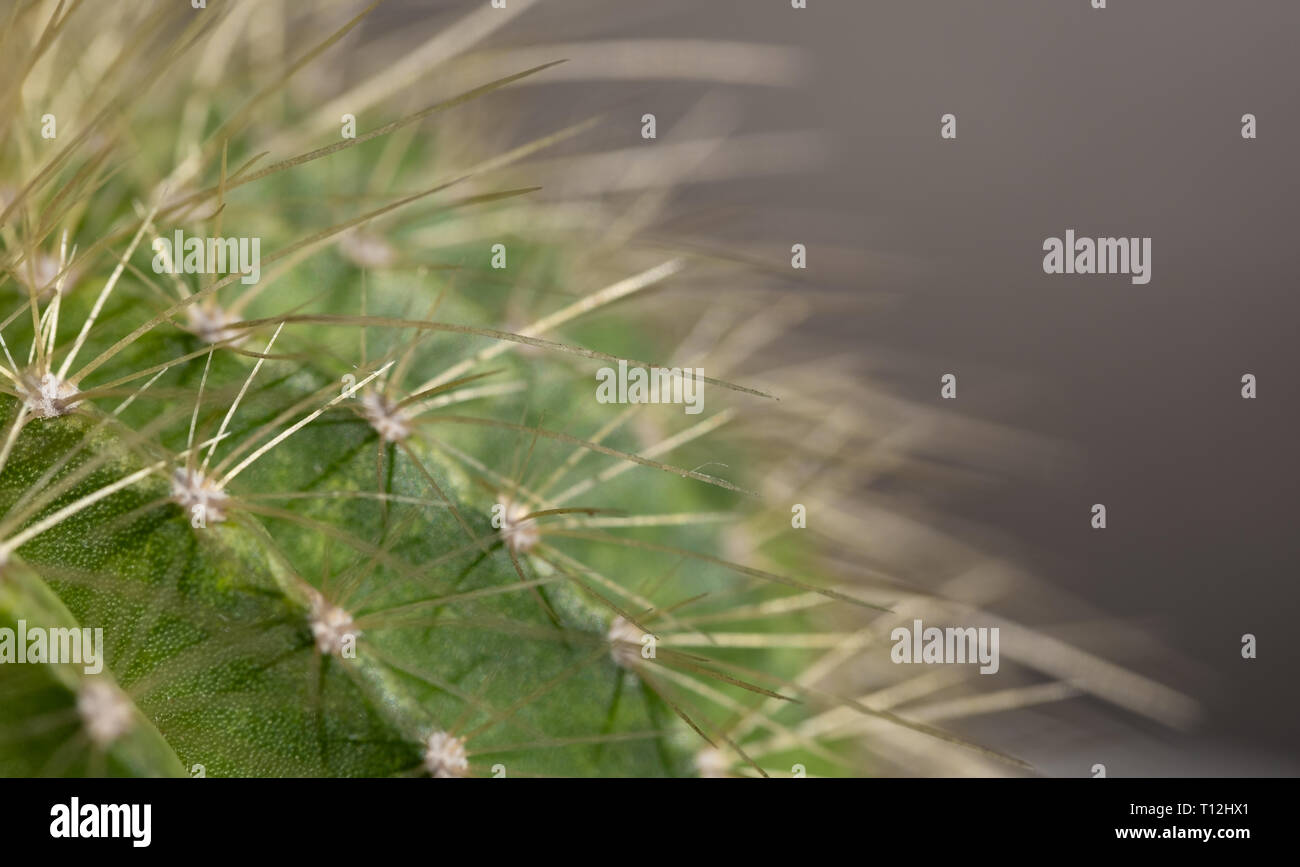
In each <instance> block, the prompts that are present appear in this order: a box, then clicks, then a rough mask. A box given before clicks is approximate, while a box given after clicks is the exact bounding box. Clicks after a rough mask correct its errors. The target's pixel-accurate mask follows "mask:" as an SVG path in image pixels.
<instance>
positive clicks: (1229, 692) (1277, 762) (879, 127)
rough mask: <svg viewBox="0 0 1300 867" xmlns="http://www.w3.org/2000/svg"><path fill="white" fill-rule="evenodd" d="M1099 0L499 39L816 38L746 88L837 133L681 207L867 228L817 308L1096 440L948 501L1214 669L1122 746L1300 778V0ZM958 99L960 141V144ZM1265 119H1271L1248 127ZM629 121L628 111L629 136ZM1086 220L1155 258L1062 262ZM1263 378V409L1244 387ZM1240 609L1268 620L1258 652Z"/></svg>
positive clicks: (785, 15) (864, 346)
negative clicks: (788, 66) (1080, 264)
mask: <svg viewBox="0 0 1300 867" xmlns="http://www.w3.org/2000/svg"><path fill="white" fill-rule="evenodd" d="M473 5H474V4H469V3H465V2H461V0H457V2H436V0H428V2H416V0H410V2H404V3H403V2H393V3H392V4H391V5H390V7H389V8H386V9H385V10H384V13H383V16H384V17H382V18H380V19H378V20H377V21H375V22H374V23H373V26H374V27H377V28H380V29H386V28H389V27H392V26H393V25H394V24H395V23H402V24H404V25H406V26H415V25H418V26H419V27H420V28H421V30H422V31H423V32H427V31H428V30H429V29H430V28H431V27H432V26H434V25H435V24H436V22H438V21H441V20H451V18H454V17H456V16H459V15H461V14H464V12H465V11H466V10H467V8H470V7H472V6H473ZM1108 5H1109V6H1110V8H1108V9H1106V10H1093V9H1092V8H1090V3H1089V0H853V2H850V0H809V6H810V7H811V8H809V9H806V10H791V9H790V8H789V3H788V2H787V0H694V2H691V0H655V2H646V0H600V2H583V0H572V2H554V3H549V4H543V8H540V9H537V10H534V11H531V12H529V13H527V14H526V15H524V16H523V17H522V18H521V19H520V20H519V21H518V22H516V23H515V24H513V25H511V27H509V28H507V29H506V30H505V31H503V33H501V34H498V37H497V38H495V39H494V40H493V44H494V46H498V47H503V46H508V45H510V44H512V43H516V44H535V43H537V42H539V41H545V40H547V39H552V40H556V41H570V40H582V39H598V38H610V37H652V36H677V37H681V36H690V37H702V38H720V39H735V40H751V41H756V42H763V43H775V44H783V45H789V46H797V47H803V48H805V49H807V50H808V55H807V57H808V62H809V73H810V77H809V79H808V80H806V81H805V82H803V83H802V84H801V85H799V86H798V87H791V88H785V89H782V88H767V87H762V88H759V87H752V88H745V87H741V88H730V89H729V95H730V96H731V97H732V98H734V99H735V100H736V101H737V103H738V104H739V106H740V107H741V109H742V110H743V113H744V114H743V117H744V120H743V121H742V124H741V128H740V130H739V131H740V132H744V131H751V130H780V129H791V130H796V129H810V128H816V129H821V130H824V131H825V133H826V137H827V140H828V142H829V144H830V145H831V148H832V151H831V155H830V157H829V158H828V159H827V160H825V161H824V162H822V163H821V164H819V165H816V166H813V167H811V168H810V171H808V172H807V173H805V174H802V175H799V176H797V177H771V178H763V179H762V180H761V182H758V183H748V184H746V183H733V184H729V185H725V189H720V188H719V187H718V186H717V185H714V186H709V187H704V188H700V189H696V190H694V191H692V192H690V193H689V194H687V195H685V196H684V197H683V198H682V200H681V202H679V211H680V212H681V213H683V214H689V213H690V212H691V209H692V208H696V209H706V208H709V207H712V206H714V205H715V204H716V202H717V201H719V200H724V199H725V201H726V202H727V203H728V204H730V205H739V206H743V208H744V210H745V214H746V216H745V218H744V219H743V220H741V221H739V222H737V223H735V224H734V225H731V226H729V227H728V230H729V232H730V234H732V235H738V236H739V239H740V240H748V239H751V238H758V237H766V238H773V237H775V238H788V237H789V236H790V235H791V234H792V233H793V234H797V235H799V236H801V237H803V238H807V239H808V243H809V244H810V247H811V249H812V250H813V251H814V255H816V252H817V250H818V249H819V245H820V246H822V247H824V248H825V249H835V248H840V249H848V250H855V251H857V255H858V258H857V260H856V263H854V264H845V260H844V259H843V257H840V256H827V257H825V259H823V261H828V260H829V261H830V262H831V263H832V266H831V267H826V268H823V269H822V270H821V271H819V272H818V273H817V275H816V276H817V278H818V280H819V282H821V283H822V284H823V285H830V286H834V287H836V288H837V289H838V290H840V291H843V292H852V293H861V294H863V295H864V296H868V295H870V296H873V297H874V296H879V297H880V298H882V299H885V301H886V302H887V303H885V304H883V305H876V306H872V307H871V308H870V314H869V315H865V314H864V315H862V316H859V317H856V318H849V319H846V318H844V317H837V318H827V319H826V320H825V321H823V322H820V323H819V324H818V325H819V328H820V329H821V330H820V332H819V337H820V338H821V339H822V340H823V341H826V342H827V343H828V345H838V346H839V347H841V348H851V349H853V350H854V351H858V352H861V353H863V355H864V356H870V357H871V358H873V359H875V360H876V363H877V366H878V369H880V375H881V376H882V377H883V381H884V382H885V383H886V384H887V385H888V386H889V387H890V388H891V389H893V390H894V391H896V392H897V393H898V394H899V395H902V396H905V397H908V398H910V399H914V400H917V401H921V402H931V403H936V404H937V403H938V400H937V397H938V378H939V375H940V374H941V373H944V372H954V373H956V374H957V375H958V377H959V383H960V392H959V399H958V401H957V402H956V404H957V405H956V406H955V407H945V408H955V409H957V410H959V411H961V412H962V413H964V414H968V415H971V416H976V417H980V418H986V419H990V420H993V421H997V422H1000V423H1005V424H1008V425H1012V426H1014V427H1016V428H1018V429H1022V430H1026V431H1032V432H1036V433H1041V434H1044V435H1046V436H1049V437H1051V438H1053V439H1056V440H1059V441H1063V442H1066V443H1070V444H1072V445H1074V446H1075V447H1077V452H1078V454H1079V455H1080V456H1081V459H1082V460H1081V463H1080V466H1078V467H1074V468H1070V469H1066V468H1064V467H1062V468H1060V471H1059V472H1047V473H1040V474H1038V475H1036V476H1034V477H1033V478H1017V479H1016V480H1015V481H1014V482H1007V483H1005V484H1002V485H997V486H993V487H992V488H987V487H985V488H981V489H980V490H979V491H978V493H977V494H974V493H972V494H968V495H963V494H961V493H959V492H958V493H952V494H949V495H948V496H947V498H946V500H945V501H944V502H943V504H942V505H943V507H944V509H945V511H946V513H947V514H949V515H951V516H952V518H953V527H954V528H955V529H956V528H961V527H965V526H966V524H965V523H964V520H970V521H976V522H979V523H980V524H982V525H984V526H986V527H988V528H990V529H991V530H992V531H995V532H997V533H999V534H1002V535H1003V536H1005V537H1006V538H1007V539H1011V540H1015V541H1014V549H1015V552H1016V556H1017V557H1018V558H1020V559H1021V561H1023V562H1024V563H1025V565H1027V566H1028V567H1029V568H1030V569H1032V570H1033V571H1034V572H1035V573H1037V574H1038V575H1041V576H1044V577H1046V578H1047V579H1048V580H1049V581H1050V582H1052V583H1053V584H1055V585H1057V586H1059V587H1062V588H1065V589H1068V590H1069V591H1071V592H1073V593H1074V594H1077V595H1078V596H1080V597H1083V598H1085V599H1088V600H1090V601H1092V602H1093V603H1095V604H1096V605H1098V606H1099V607H1100V608H1101V609H1103V610H1104V611H1106V612H1108V613H1109V614H1110V615H1111V616H1113V617H1115V618H1118V619H1122V620H1124V621H1128V622H1132V623H1141V624H1147V625H1148V626H1149V628H1150V630H1151V631H1152V633H1153V634H1155V635H1158V636H1159V638H1160V639H1162V640H1163V641H1165V642H1167V643H1168V644H1169V645H1170V646H1171V647H1173V648H1174V649H1175V650H1177V651H1179V652H1180V653H1181V654H1183V655H1184V656H1185V657H1187V658H1188V659H1190V660H1191V661H1193V662H1195V663H1199V664H1200V667H1201V669H1202V673H1201V674H1200V675H1198V676H1196V677H1195V678H1193V679H1190V680H1187V681H1184V682H1182V683H1180V682H1179V681H1178V680H1177V677H1176V675H1174V674H1172V673H1171V674H1170V676H1173V677H1174V678H1175V679H1174V681H1173V682H1174V684H1175V685H1177V686H1182V687H1184V688H1186V689H1187V691H1188V692H1190V693H1191V694H1193V695H1195V696H1196V697H1197V698H1198V699H1199V700H1201V701H1203V702H1205V703H1206V704H1207V706H1208V709H1209V711H1210V719H1209V720H1208V722H1207V723H1206V725H1205V726H1204V727H1203V728H1202V729H1201V730H1200V731H1199V732H1198V733H1196V734H1195V735H1192V736H1175V735H1171V734H1168V733H1166V732H1161V731H1158V730H1155V729H1152V730H1150V731H1148V732H1143V731H1141V729H1140V727H1139V729H1138V731H1137V733H1136V734H1134V733H1133V732H1127V733H1125V734H1123V735H1122V736H1120V737H1122V740H1123V742H1122V743H1117V744H1113V745H1112V746H1113V749H1114V751H1115V752H1114V755H1115V756H1116V760H1119V763H1120V765H1121V766H1124V765H1125V764H1126V763H1127V769H1128V770H1129V772H1130V773H1138V772H1141V773H1152V774H1199V773H1210V774H1297V773H1300V770H1297V768H1298V764H1297V748H1296V746H1295V744H1294V741H1293V737H1292V736H1293V734H1294V733H1295V732H1296V731H1297V729H1300V726H1298V725H1297V723H1300V702H1298V700H1297V694H1296V683H1297V678H1296V673H1297V671H1298V670H1300V669H1298V668H1297V663H1298V662H1300V653H1298V652H1297V649H1296V644H1295V638H1294V636H1295V617H1296V615H1297V614H1298V613H1300V604H1298V603H1300V590H1297V569H1296V566H1297V541H1296V540H1297V533H1296V530H1295V526H1294V524H1295V520H1296V516H1297V515H1300V508H1298V507H1300V486H1297V484H1296V481H1297V479H1296V460H1295V457H1294V455H1295V441H1296V437H1297V431H1300V415H1298V414H1297V409H1296V407H1297V402H1296V396H1297V395H1296V383H1295V374H1296V364H1295V361H1296V349H1295V348H1294V346H1295V341H1294V339H1293V335H1294V332H1295V325H1294V317H1295V313H1296V310H1297V303H1296V300H1295V299H1294V297H1293V292H1294V290H1295V284H1296V281H1295V276H1294V275H1295V273H1296V268H1297V265H1298V264H1300V263H1298V262H1297V259H1298V255H1297V249H1300V248H1298V247H1297V244H1296V243H1295V238H1294V232H1295V230H1296V229H1297V228H1298V227H1300V221H1298V220H1297V216H1298V210H1300V203H1298V202H1297V197H1296V191H1297V189H1296V188H1297V183H1296V174H1295V171H1294V163H1293V161H1294V159H1295V155H1296V154H1297V153H1298V152H1300V104H1297V99H1296V96H1297V87H1296V86H1297V80H1298V79H1297V66H1298V64H1297V52H1296V49H1295V35H1296V33H1297V32H1300V4H1298V3H1295V2H1293V0H1233V2H1220V0H1110V3H1109V4H1108ZM703 90H704V88H702V87H701V86H698V85H695V86H693V85H682V84H665V83H659V82H634V83H619V84H617V85H599V86H597V85H578V84H568V85H556V86H553V87H549V88H532V89H530V91H531V92H530V97H533V99H531V100H529V101H527V102H526V106H528V105H531V106H532V110H534V111H543V112H549V113H550V117H549V119H548V121H547V123H548V124H550V125H552V126H553V125H554V124H556V123H557V120H558V121H559V122H562V121H564V120H565V119H566V117H568V116H569V115H570V114H571V115H572V117H573V118H574V119H576V118H578V117H580V116H585V115H586V113H587V112H589V111H590V110H591V109H593V108H598V107H601V106H602V105H609V106H617V105H626V106H632V108H634V109H635V113H636V114H637V116H639V114H640V112H641V111H642V110H643V108H642V107H643V105H644V104H645V103H646V101H650V104H652V105H654V106H655V107H656V110H658V111H659V113H660V124H661V128H662V127H663V126H664V125H666V123H669V122H671V120H672V119H673V118H674V117H676V116H679V115H680V113H681V112H683V111H685V109H686V107H688V106H689V105H690V104H692V103H693V102H694V100H695V99H697V98H698V97H699V96H700V94H701V93H702V92H703ZM543 94H544V97H543V96H542V95H543ZM579 102H580V104H579ZM628 110H629V111H631V109H628ZM644 110H650V109H648V108H647V109H644ZM946 112H952V113H954V114H956V115H957V118H958V138H957V140H956V141H944V140H941V139H940V136H939V118H940V116H941V115H942V114H944V113H946ZM1246 112H1251V113H1254V114H1255V115H1256V116H1257V117H1258V120H1259V138H1258V139H1257V140H1254V141H1245V140H1243V139H1242V138H1241V137H1240V117H1241V115H1242V114H1243V113H1246ZM557 114H558V118H557V116H556V115H557ZM634 139H635V127H634V126H633V127H630V129H629V132H628V135H627V136H625V137H624V139H623V140H617V139H615V140H612V141H610V142H609V145H610V146H628V145H631V144H632V142H633V140H634ZM1068 228H1074V229H1076V230H1077V232H1078V233H1079V234H1081V235H1086V234H1090V235H1092V236H1094V237H1096V236H1098V235H1135V236H1150V237H1151V238H1152V239H1153V270H1152V274H1153V279H1152V280H1151V282H1150V283H1149V284H1148V285H1145V286H1136V285H1132V284H1131V283H1130V282H1129V281H1128V279H1127V278H1122V277H1047V276H1046V275H1044V274H1043V273H1042V270H1041V259H1042V252H1041V244H1042V241H1043V239H1044V238H1045V237H1047V236H1063V235H1064V232H1065V230H1066V229H1068ZM785 249H788V242H787V244H786V248H785ZM777 252H779V248H774V256H773V257H774V258H775V256H776V253H777ZM787 255H788V254H787ZM816 261H817V260H816V259H814V263H816ZM831 341H833V342H834V343H833V344H831V343H830V342H831ZM1247 372H1249V373H1254V374H1255V375H1256V376H1257V378H1258V381H1259V398H1258V399H1257V400H1254V401H1246V400H1242V399H1241V397H1240V395H1239V389H1240V378H1241V375H1242V374H1243V373H1247ZM1095 502H1104V503H1105V504H1106V505H1107V507H1108V510H1109V527H1108V529H1106V530H1105V531H1104V532H1097V531H1093V530H1091V529H1090V527H1089V523H1088V517H1089V507H1090V506H1091V504H1092V503H1095ZM963 519H964V520H963ZM957 531H959V532H960V530H957ZM982 538H987V536H985V537H982ZM1246 632H1252V633H1254V634H1256V635H1257V636H1258V638H1259V651H1260V656H1259V658H1258V659H1257V660H1254V661H1249V662H1247V661H1243V660H1242V659H1241V658H1240V654H1239V646H1240V637H1241V635H1242V634H1243V633H1246ZM1205 672H1208V676H1206V674H1205ZM1080 749H1081V750H1082V751H1081V752H1080V753H1079V754H1078V756H1074V755H1072V754H1071V752H1070V747H1069V745H1068V744H1067V745H1057V753H1058V754H1057V756H1056V757H1055V760H1054V761H1049V762H1047V765H1048V768H1049V770H1054V771H1056V772H1060V773H1080V771H1079V770H1078V768H1077V767H1075V766H1076V765H1084V766H1086V765H1087V764H1090V762H1091V761H1092V758H1090V757H1095V745H1094V744H1090V745H1087V746H1086V747H1085V746H1084V745H1080ZM1120 757H1123V758H1122V759H1121V758H1120ZM1122 772H1123V770H1122V768H1121V769H1120V770H1116V769H1115V768H1112V770H1111V773H1112V774H1113V775H1115V774H1117V773H1122Z"/></svg>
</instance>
